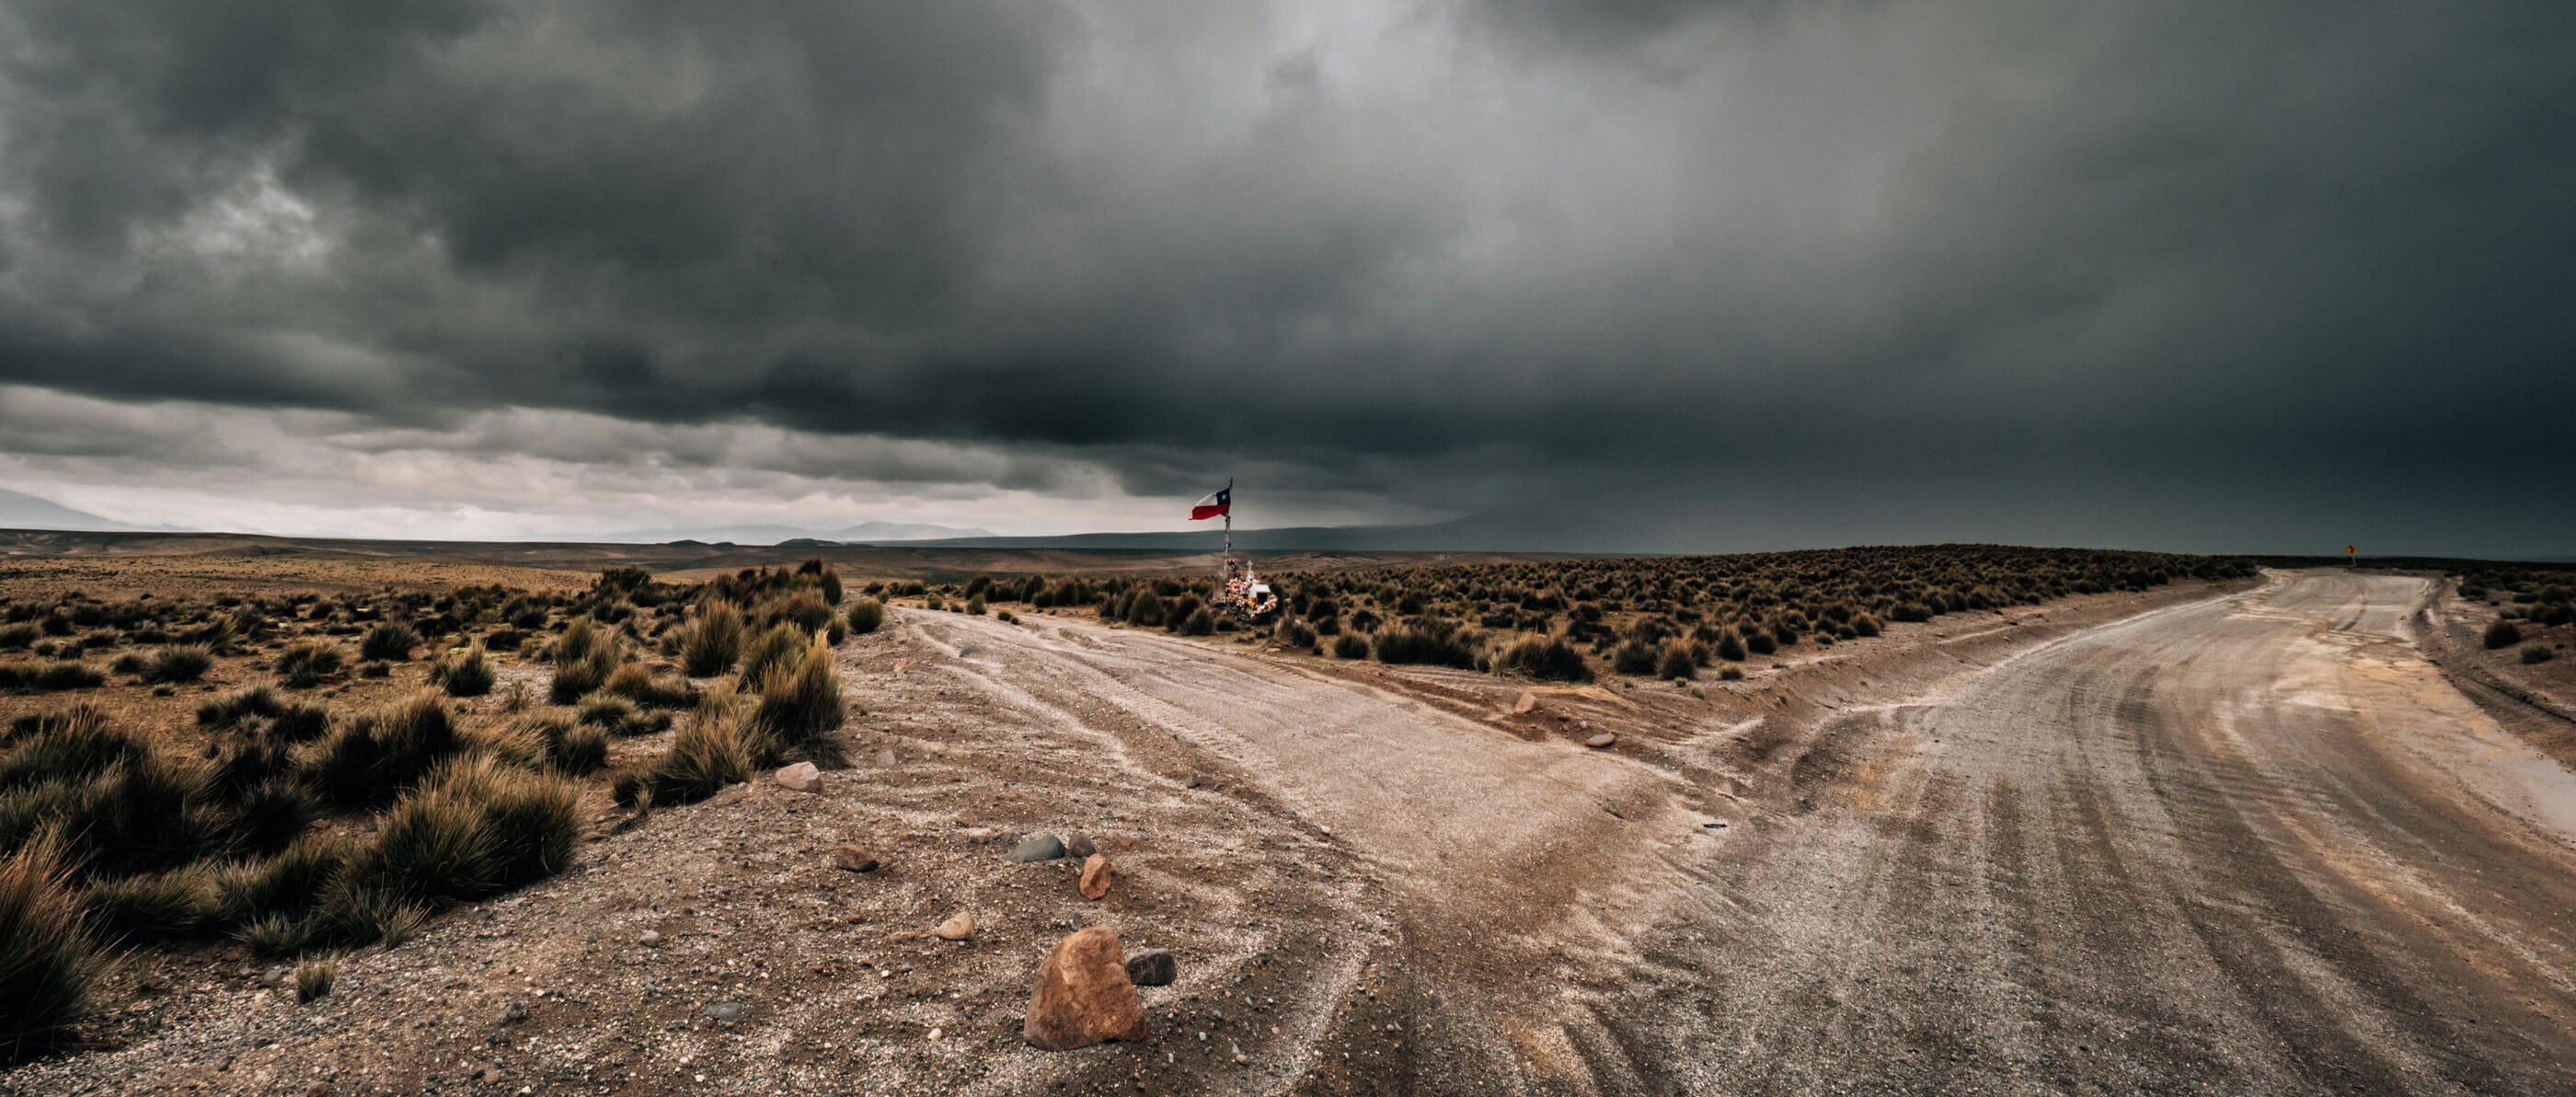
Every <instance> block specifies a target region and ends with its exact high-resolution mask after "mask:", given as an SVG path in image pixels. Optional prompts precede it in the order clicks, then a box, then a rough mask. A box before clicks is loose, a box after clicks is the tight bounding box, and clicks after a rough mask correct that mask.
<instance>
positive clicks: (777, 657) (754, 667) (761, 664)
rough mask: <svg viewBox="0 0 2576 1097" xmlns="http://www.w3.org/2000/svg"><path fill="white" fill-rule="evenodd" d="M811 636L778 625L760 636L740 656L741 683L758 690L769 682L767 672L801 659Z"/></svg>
mask: <svg viewBox="0 0 2576 1097" xmlns="http://www.w3.org/2000/svg"><path fill="white" fill-rule="evenodd" d="M812 636H813V634H812V633H810V632H806V631H804V630H803V629H799V628H797V627H796V626H794V625H779V626H777V627H775V628H772V629H770V630H769V631H767V632H764V633H761V634H760V639H758V640H755V641H753V642H752V645H751V650H749V651H747V652H744V653H743V656H742V681H743V683H744V684H746V685H749V686H752V687H754V688H758V687H759V686H760V685H761V684H762V683H764V682H767V681H768V680H769V671H770V668H771V667H774V666H776V665H778V664H780V663H782V662H790V661H793V660H796V659H798V658H801V657H803V656H804V654H805V648H806V645H807V643H808V642H809V640H810V639H811V638H812Z"/></svg>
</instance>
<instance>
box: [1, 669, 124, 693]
mask: <svg viewBox="0 0 2576 1097" xmlns="http://www.w3.org/2000/svg"><path fill="white" fill-rule="evenodd" d="M106 684H107V676H105V675H103V674H100V673H99V672H97V671H95V670H92V669H90V668H89V667H87V666H84V665H82V664H80V663H69V662H66V663H53V664H50V665H45V666H39V665H37V664H34V663H21V664H18V665H16V666H10V667H0V688H5V689H8V690H11V691H13V692H17V693H50V692H54V691H56V690H72V689H96V688H98V687H100V686H103V685H106Z"/></svg>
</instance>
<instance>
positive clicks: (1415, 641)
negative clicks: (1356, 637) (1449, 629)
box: [1369, 625, 1476, 669]
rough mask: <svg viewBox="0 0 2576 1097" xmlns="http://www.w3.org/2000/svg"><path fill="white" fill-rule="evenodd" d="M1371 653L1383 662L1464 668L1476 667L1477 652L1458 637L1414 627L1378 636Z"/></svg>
mask: <svg viewBox="0 0 2576 1097" xmlns="http://www.w3.org/2000/svg"><path fill="white" fill-rule="evenodd" d="M1369 654H1371V655H1374V656H1376V657H1377V661H1378V662H1381V663H1430V664H1434V665H1437V666H1444V667H1459V668H1462V669H1472V668H1473V667H1475V665H1476V653H1475V652H1474V651H1473V650H1471V649H1469V648H1468V647H1467V645H1465V644H1462V643H1459V642H1458V639H1457V638H1456V637H1454V636H1449V635H1443V634H1441V633H1439V632H1435V631H1432V630H1430V629H1423V628H1415V627H1413V626H1411V625H1398V626H1396V627H1394V628H1390V629H1387V630H1385V631H1383V632H1380V633H1378V634H1377V639H1376V640H1375V641H1374V642H1373V643H1371V644H1370V645H1369Z"/></svg>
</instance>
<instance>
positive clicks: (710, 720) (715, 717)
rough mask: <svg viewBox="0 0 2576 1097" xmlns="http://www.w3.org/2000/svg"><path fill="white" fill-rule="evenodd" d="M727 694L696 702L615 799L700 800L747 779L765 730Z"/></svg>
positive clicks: (758, 755)
mask: <svg viewBox="0 0 2576 1097" xmlns="http://www.w3.org/2000/svg"><path fill="white" fill-rule="evenodd" d="M744 709H745V706H743V705H742V704H740V703H738V702H737V701H736V699H735V698H734V697H733V696H732V695H731V694H729V693H727V694H714V695H710V696H709V698H708V699H707V700H706V701H704V702H701V703H700V704H699V706H698V711H697V714H696V715H695V716H694V717H692V718H691V719H690V721H689V723H688V725H687V726H686V727H683V728H681V729H680V733H679V734H678V735H675V736H673V737H672V739H671V749H669V750H667V751H664V752H663V753H662V755H661V756H660V757H658V758H655V759H654V760H653V761H652V762H651V763H650V764H649V765H647V766H645V767H644V768H643V769H642V770H641V771H639V772H638V773H637V774H636V780H635V781H633V782H631V783H630V782H627V781H623V780H621V781H620V782H619V783H618V784H619V787H618V788H617V789H615V790H613V791H614V792H618V793H622V794H623V795H621V796H620V799H619V802H621V803H627V804H633V803H639V802H644V797H647V796H649V797H650V801H649V802H650V803H652V804H655V805H666V804H686V803H693V802H695V801H699V800H704V799H706V798H707V797H709V796H713V795H715V794H716V793H717V792H719V791H722V790H723V789H724V787H725V786H727V785H732V784H739V783H741V782H744V781H748V780H750V779H751V771H752V767H753V766H754V765H756V764H759V763H760V762H763V761H766V760H767V759H765V758H763V757H762V755H764V754H766V753H768V745H767V742H766V733H765V732H764V731H762V730H761V729H760V728H759V727H757V725H756V722H755V721H753V720H751V719H750V717H749V714H748V713H747V712H746V711H745V710H744Z"/></svg>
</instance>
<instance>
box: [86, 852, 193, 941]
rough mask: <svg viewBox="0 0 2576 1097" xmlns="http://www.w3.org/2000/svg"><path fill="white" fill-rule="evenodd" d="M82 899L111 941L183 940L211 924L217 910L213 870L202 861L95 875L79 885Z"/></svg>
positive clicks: (98, 928)
mask: <svg viewBox="0 0 2576 1097" xmlns="http://www.w3.org/2000/svg"><path fill="white" fill-rule="evenodd" d="M80 904H81V908H82V909H83V910H84V911H85V912H86V913H87V916H88V918H89V924H90V926H91V927H92V929H93V931H94V932H96V933H97V934H98V936H99V938H100V939H101V940H103V941H105V942H108V943H111V944H119V943H138V942H146V941H177V940H184V939H186V938H190V937H194V936H196V935H197V934H198V933H199V932H201V931H203V930H204V929H206V928H207V927H209V926H211V925H213V924H214V922H215V920H216V918H217V917H218V915H219V914H220V909H219V904H218V902H217V900H216V893H215V872H214V870H213V869H212V868H209V867H207V866H206V865H205V864H203V863H202V862H201V863H198V864H192V865H184V866H181V867H179V868H176V869H172V870H170V871H168V872H164V873H157V874H149V875H141V876H127V877H123V878H121V879H115V880H99V881H94V882H92V883H91V884H90V885H89V886H88V887H85V888H82V889H81V893H80Z"/></svg>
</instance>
